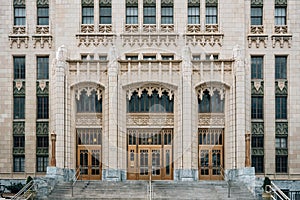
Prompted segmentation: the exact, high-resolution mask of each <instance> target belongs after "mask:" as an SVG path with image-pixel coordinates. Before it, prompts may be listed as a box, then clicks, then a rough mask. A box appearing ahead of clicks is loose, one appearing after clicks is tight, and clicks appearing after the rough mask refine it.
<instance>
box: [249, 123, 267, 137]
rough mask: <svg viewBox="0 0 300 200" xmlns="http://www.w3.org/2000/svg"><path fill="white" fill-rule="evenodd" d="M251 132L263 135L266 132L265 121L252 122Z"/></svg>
mask: <svg viewBox="0 0 300 200" xmlns="http://www.w3.org/2000/svg"><path fill="white" fill-rule="evenodd" d="M251 134H253V135H263V134H264V123H263V122H252V123H251Z"/></svg>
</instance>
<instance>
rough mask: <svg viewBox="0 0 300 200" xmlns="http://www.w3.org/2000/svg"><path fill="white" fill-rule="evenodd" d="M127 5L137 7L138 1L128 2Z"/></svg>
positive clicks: (130, 0) (129, 0) (131, 0)
mask: <svg viewBox="0 0 300 200" xmlns="http://www.w3.org/2000/svg"><path fill="white" fill-rule="evenodd" d="M126 5H130V6H137V5H138V0H126Z"/></svg>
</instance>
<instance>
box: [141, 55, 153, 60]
mask: <svg viewBox="0 0 300 200" xmlns="http://www.w3.org/2000/svg"><path fill="white" fill-rule="evenodd" d="M143 59H144V60H156V56H143Z"/></svg>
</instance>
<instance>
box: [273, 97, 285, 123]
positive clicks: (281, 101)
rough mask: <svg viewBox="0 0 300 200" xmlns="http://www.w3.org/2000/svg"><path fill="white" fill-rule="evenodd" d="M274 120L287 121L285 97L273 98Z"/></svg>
mask: <svg viewBox="0 0 300 200" xmlns="http://www.w3.org/2000/svg"><path fill="white" fill-rule="evenodd" d="M275 106H276V109H275V113H276V119H287V96H276V97H275Z"/></svg>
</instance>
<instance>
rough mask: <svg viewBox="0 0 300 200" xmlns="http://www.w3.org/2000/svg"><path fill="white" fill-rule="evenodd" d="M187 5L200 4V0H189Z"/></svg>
mask: <svg viewBox="0 0 300 200" xmlns="http://www.w3.org/2000/svg"><path fill="white" fill-rule="evenodd" d="M188 5H189V6H200V0H189V1H188Z"/></svg>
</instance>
